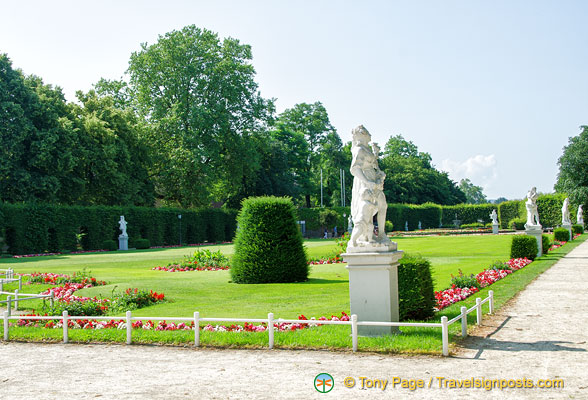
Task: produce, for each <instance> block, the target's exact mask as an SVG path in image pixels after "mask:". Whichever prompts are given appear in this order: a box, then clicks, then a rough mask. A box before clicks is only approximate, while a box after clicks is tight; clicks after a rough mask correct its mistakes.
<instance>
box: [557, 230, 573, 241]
mask: <svg viewBox="0 0 588 400" xmlns="http://www.w3.org/2000/svg"><path fill="white" fill-rule="evenodd" d="M553 239H554V240H557V241H558V242H569V241H570V239H571V238H570V232H569V231H568V230H567V229H566V228H555V229H554V230H553Z"/></svg>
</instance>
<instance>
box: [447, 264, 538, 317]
mask: <svg viewBox="0 0 588 400" xmlns="http://www.w3.org/2000/svg"><path fill="white" fill-rule="evenodd" d="M530 263H531V260H529V259H528V258H513V259H510V260H508V261H507V262H506V263H494V264H493V265H492V268H490V269H485V270H484V271H482V272H480V273H478V274H477V275H475V276H474V275H472V276H471V278H475V281H472V279H471V278H469V277H467V276H464V275H463V274H462V273H461V271H460V274H459V276H457V277H453V276H452V282H458V283H460V282H471V283H470V284H469V285H468V286H465V287H460V286H458V285H456V284H455V283H454V284H453V285H452V286H451V288H449V289H445V290H441V291H438V292H435V300H436V306H435V310H436V311H439V310H442V309H444V308H446V307H449V306H450V305H452V304H453V303H457V302H458V301H461V300H465V299H466V298H468V297H469V296H471V295H472V294H474V293H476V292H478V291H479V290H480V289H479V288H485V287H488V286H490V285H492V284H493V283H494V282H497V281H499V280H500V279H502V278H505V277H506V276H508V275H510V274H512V273H513V272H515V271H518V270H519V269H521V268H524V267H525V266H527V265H529V264H530Z"/></svg>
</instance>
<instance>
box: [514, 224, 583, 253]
mask: <svg viewBox="0 0 588 400" xmlns="http://www.w3.org/2000/svg"><path fill="white" fill-rule="evenodd" d="M582 233H584V227H583V226H582V225H572V235H577V234H582ZM553 240H554V241H556V242H568V241H570V240H572V237H570V232H569V231H568V230H567V229H565V228H556V229H554V230H553ZM550 246H551V242H550V241H549V237H548V236H547V235H541V250H542V253H543V254H547V252H548V251H549V248H550ZM538 253H539V248H538V246H537V240H536V239H535V238H534V237H533V236H529V235H517V236H513V238H512V244H511V248H510V257H511V258H528V259H529V260H534V259H535V258H536V257H537V254H538Z"/></svg>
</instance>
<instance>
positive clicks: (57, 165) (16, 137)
mask: <svg viewBox="0 0 588 400" xmlns="http://www.w3.org/2000/svg"><path fill="white" fill-rule="evenodd" d="M76 141H77V137H76V133H75V132H74V130H73V128H72V124H71V121H70V119H69V115H68V110H67V107H66V102H65V97H64V95H63V93H62V91H61V89H60V88H59V87H55V88H54V87H52V86H50V85H45V84H44V83H43V81H42V80H41V79H40V78H38V77H36V76H29V77H25V76H24V75H23V74H22V72H21V71H18V70H14V69H13V68H12V63H11V61H10V59H9V58H8V56H7V55H5V54H2V55H0V200H4V201H11V202H18V201H32V200H42V201H50V202H55V201H62V202H67V201H68V200H69V196H70V194H71V193H72V192H75V191H76V190H77V188H78V185H79V183H80V182H77V181H75V180H71V179H69V173H70V172H71V171H72V170H74V169H75V167H76V162H77V160H76V159H75V157H74V155H73V149H74V148H75V146H76Z"/></svg>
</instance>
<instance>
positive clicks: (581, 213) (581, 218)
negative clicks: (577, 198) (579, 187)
mask: <svg viewBox="0 0 588 400" xmlns="http://www.w3.org/2000/svg"><path fill="white" fill-rule="evenodd" d="M576 221H577V222H576V223H577V224H578V225H582V226H584V210H583V209H582V204H580V205H579V206H578V215H577V216H576Z"/></svg>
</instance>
